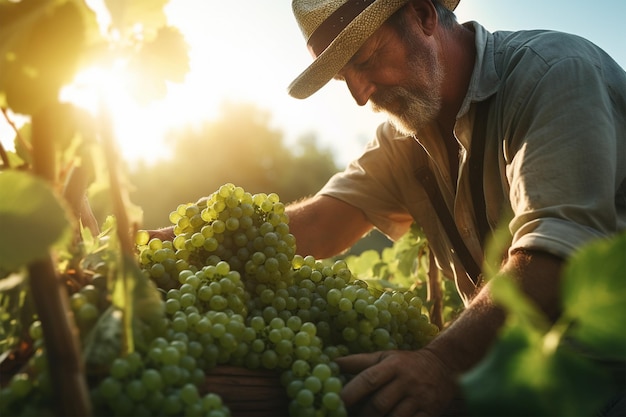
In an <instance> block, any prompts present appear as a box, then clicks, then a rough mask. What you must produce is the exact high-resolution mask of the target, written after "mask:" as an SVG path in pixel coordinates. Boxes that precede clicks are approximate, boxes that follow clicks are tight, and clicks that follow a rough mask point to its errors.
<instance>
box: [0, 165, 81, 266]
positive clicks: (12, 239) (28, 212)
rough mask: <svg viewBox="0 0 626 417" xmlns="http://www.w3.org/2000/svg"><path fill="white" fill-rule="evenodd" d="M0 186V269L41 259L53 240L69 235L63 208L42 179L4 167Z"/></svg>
mask: <svg viewBox="0 0 626 417" xmlns="http://www.w3.org/2000/svg"><path fill="white" fill-rule="evenodd" d="M0 190H2V198H1V199H0V230H2V233H0V269H6V270H9V271H11V270H15V269H17V268H19V267H20V266H23V265H26V264H28V263H30V262H31V261H35V260H40V259H43V258H45V257H46V256H47V255H48V253H49V249H50V247H51V246H52V245H53V244H55V243H56V242H58V241H60V240H61V239H62V238H65V237H68V236H69V234H70V232H71V229H70V227H69V226H70V222H69V219H68V218H67V216H66V211H65V208H64V206H63V205H62V203H61V201H60V200H59V199H58V198H57V196H56V194H55V193H54V191H53V190H52V188H51V187H50V186H49V185H48V184H47V183H46V182H45V181H43V180H41V179H39V178H37V177H34V176H33V175H31V174H29V173H26V172H19V171H7V172H4V173H2V174H1V175H0Z"/></svg>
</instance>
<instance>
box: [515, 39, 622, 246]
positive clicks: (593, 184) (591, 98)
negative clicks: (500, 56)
mask: <svg viewBox="0 0 626 417" xmlns="http://www.w3.org/2000/svg"><path fill="white" fill-rule="evenodd" d="M565 47H567V45H565ZM572 55H574V54H572ZM561 56H562V55H561ZM531 58H532V59H533V60H535V62H536V60H540V62H541V64H540V65H534V66H533V65H531V66H528V68H531V71H527V72H526V73H524V74H518V76H515V75H516V74H512V76H511V78H510V81H509V82H508V87H509V88H510V89H511V91H510V92H509V93H510V94H509V95H508V96H509V97H514V99H511V100H510V102H511V103H512V104H509V105H508V106H509V107H508V109H507V111H506V112H507V114H509V115H511V117H509V118H506V117H505V118H504V125H505V129H504V130H505V138H504V139H505V143H506V145H505V148H506V149H505V159H507V167H506V175H507V180H508V183H509V186H510V193H509V197H510V201H511V207H512V209H513V213H514V217H513V219H512V221H511V222H510V224H509V226H510V229H511V232H512V235H513V240H512V245H511V250H515V249H518V248H529V249H541V250H545V251H547V252H549V253H553V254H555V255H558V256H562V257H567V256H568V255H570V254H571V253H572V252H573V251H575V250H576V249H577V248H579V247H580V246H581V245H583V244H585V243H586V242H588V241H590V240H591V239H595V238H599V237H603V236H608V235H610V234H612V233H614V232H615V231H616V229H617V228H618V226H617V224H618V222H619V221H620V220H619V215H618V213H617V210H616V200H615V198H616V190H617V188H618V187H619V186H620V182H623V178H622V179H621V180H620V179H619V175H618V171H619V170H620V169H621V171H622V175H623V164H624V161H625V155H624V145H623V141H624V138H623V137H621V138H620V137H619V135H620V133H619V132H620V128H619V127H618V126H621V129H623V124H624V121H623V117H624V115H623V114H621V115H620V114H619V113H620V111H621V112H622V113H623V109H622V110H616V109H615V107H614V104H613V101H612V98H611V93H610V91H611V86H610V85H608V84H610V83H607V80H606V79H605V75H606V74H605V73H604V72H603V70H602V66H601V65H600V62H599V58H597V55H596V56H594V55H590V56H589V57H584V56H581V55H580V54H579V55H578V56H572V57H567V56H566V57H564V58H560V59H558V60H556V59H555V60H554V61H551V60H550V57H549V56H547V57H546V56H545V55H542V54H541V52H537V51H532V52H531V53H528V52H527V53H526V55H525V57H524V58H522V60H521V61H520V62H522V63H523V61H524V59H531ZM596 58H597V59H596ZM523 67H524V65H518V66H517V68H516V69H514V70H513V73H514V72H515V71H521V69H522V68H523ZM521 77H524V78H521ZM522 79H523V80H524V81H521V80H522ZM516 80H517V81H518V84H517V85H516V86H515V85H513V84H512V83H515V82H516ZM623 88H624V86H621V89H623ZM618 118H621V120H618ZM620 124H621V125H620ZM621 134H623V130H621ZM618 165H620V166H621V167H622V168H620V169H618ZM622 186H623V185H622ZM622 215H623V213H622Z"/></svg>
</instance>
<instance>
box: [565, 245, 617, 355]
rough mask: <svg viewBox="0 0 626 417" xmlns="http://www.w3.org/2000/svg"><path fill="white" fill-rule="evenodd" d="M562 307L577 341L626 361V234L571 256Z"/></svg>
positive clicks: (567, 268) (588, 247) (602, 353)
mask: <svg viewBox="0 0 626 417" xmlns="http://www.w3.org/2000/svg"><path fill="white" fill-rule="evenodd" d="M563 304H564V313H563V314H564V316H565V317H567V318H568V319H571V320H572V321H573V327H572V329H571V332H572V335H573V336H574V337H575V338H576V339H577V340H579V341H580V342H582V343H583V344H585V345H587V346H588V347H589V348H591V349H593V350H594V351H595V352H597V353H598V354H601V355H605V356H608V357H613V358H618V359H622V360H623V359H624V358H626V331H624V323H626V234H622V235H620V236H618V237H616V238H614V239H611V240H600V241H597V242H594V243H592V244H590V245H588V246H587V247H585V248H583V249H582V250H581V251H579V252H578V253H577V254H576V255H574V256H573V257H572V259H571V260H570V262H569V263H568V265H567V267H566V270H565V277H564V280H563Z"/></svg>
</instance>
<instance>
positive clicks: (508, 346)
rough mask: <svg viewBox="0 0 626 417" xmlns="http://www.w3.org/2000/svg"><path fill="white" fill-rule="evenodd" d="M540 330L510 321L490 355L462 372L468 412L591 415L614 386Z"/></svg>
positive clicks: (601, 374) (609, 394)
mask: <svg viewBox="0 0 626 417" xmlns="http://www.w3.org/2000/svg"><path fill="white" fill-rule="evenodd" d="M544 345H545V343H544V338H542V335H541V333H539V332H537V331H535V330H534V329H532V328H531V327H528V326H519V325H509V326H508V327H506V328H505V329H504V330H503V333H502V334H501V337H500V339H499V340H498V342H497V344H496V345H495V346H494V348H493V349H492V351H491V352H490V354H489V355H488V356H487V357H486V358H485V359H484V360H483V361H482V362H480V363H479V364H478V365H477V366H476V367H475V368H474V369H472V370H470V371H469V372H467V373H466V374H465V375H463V376H462V377H461V387H462V389H463V393H464V396H465V398H466V401H467V404H468V409H469V411H470V414H471V415H480V416H557V415H560V416H566V415H594V414H595V413H597V411H598V410H600V408H601V406H602V405H603V404H604V402H605V401H606V400H608V399H609V398H610V396H611V395H612V394H614V391H612V388H611V381H610V378H609V375H608V373H606V372H604V370H603V369H602V368H599V367H598V366H596V365H595V364H594V363H593V362H591V361H590V360H589V359H586V358H584V357H582V356H580V355H576V354H574V353H572V352H571V351H570V350H568V349H567V348H566V347H561V348H559V349H557V350H554V349H546V348H544Z"/></svg>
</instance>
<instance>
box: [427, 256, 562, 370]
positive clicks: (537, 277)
mask: <svg viewBox="0 0 626 417" xmlns="http://www.w3.org/2000/svg"><path fill="white" fill-rule="evenodd" d="M562 264H563V262H562V260H561V259H560V258H557V257H554V256H552V255H549V254H546V253H542V252H535V251H531V252H528V251H520V252H517V253H515V254H513V255H512V256H511V257H510V258H509V260H508V261H507V263H506V264H505V265H504V267H503V268H502V272H503V274H506V276H508V277H512V279H515V280H516V281H518V282H519V284H520V286H521V289H522V291H523V292H524V293H525V294H526V295H527V296H528V297H529V298H530V299H531V300H532V301H533V302H534V303H535V304H536V305H537V306H538V307H539V309H540V310H541V311H543V312H544V314H546V316H547V317H548V318H549V319H550V320H552V321H554V320H556V318H557V317H558V315H559V313H560V274H561V268H562ZM502 279H510V278H505V277H503V278H502ZM505 317H506V314H505V312H504V310H503V309H502V308H501V307H500V306H498V305H496V304H495V303H494V302H493V299H492V298H491V291H490V285H489V284H487V285H485V287H483V288H482V290H481V291H480V292H479V294H478V295H477V296H476V298H475V299H474V300H472V302H471V304H470V305H469V306H468V308H467V309H466V310H465V311H464V312H463V314H462V315H461V316H460V317H459V318H458V319H457V320H456V322H455V323H453V324H452V325H451V326H450V327H449V328H448V329H446V330H445V331H443V332H442V333H441V334H440V335H439V336H437V338H435V339H434V340H433V341H432V342H431V343H430V344H429V345H428V346H427V347H426V349H428V350H430V351H432V352H433V353H434V354H435V355H437V356H438V357H439V358H440V359H441V360H442V361H443V362H444V363H446V365H447V366H449V367H450V369H451V370H452V371H453V372H454V373H455V374H457V375H460V374H461V373H463V372H465V371H468V370H469V369H471V368H472V367H473V366H474V365H476V364H477V363H478V362H479V361H480V360H481V359H482V358H483V357H484V356H485V355H486V353H487V352H488V350H489V349H490V347H491V346H492V344H493V342H494V341H495V340H496V338H497V335H498V332H499V330H500V328H501V326H502V324H503V323H504V320H505Z"/></svg>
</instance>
